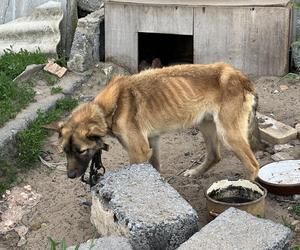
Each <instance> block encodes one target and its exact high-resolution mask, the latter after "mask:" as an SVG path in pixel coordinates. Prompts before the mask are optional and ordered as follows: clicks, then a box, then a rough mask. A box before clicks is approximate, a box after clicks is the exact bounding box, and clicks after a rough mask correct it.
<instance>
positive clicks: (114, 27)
mask: <svg viewBox="0 0 300 250" xmlns="http://www.w3.org/2000/svg"><path fill="white" fill-rule="evenodd" d="M138 32H147V33H152V32H155V33H164V34H181V35H192V34H193V9H192V8H186V7H174V6H168V7H166V6H164V7H160V8H156V7H152V6H134V5H123V4H110V3H107V4H106V5H105V58H106V60H107V61H112V62H115V63H118V64H120V65H122V66H125V67H126V68H128V69H130V71H132V72H136V71H137V64H138Z"/></svg>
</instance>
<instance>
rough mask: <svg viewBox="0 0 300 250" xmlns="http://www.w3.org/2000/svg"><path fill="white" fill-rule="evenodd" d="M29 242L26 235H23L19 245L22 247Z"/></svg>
mask: <svg viewBox="0 0 300 250" xmlns="http://www.w3.org/2000/svg"><path fill="white" fill-rule="evenodd" d="M26 243H27V240H26V239H25V238H24V237H21V239H20V240H19V242H18V247H21V246H23V245H25V244H26Z"/></svg>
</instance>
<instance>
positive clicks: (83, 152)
mask: <svg viewBox="0 0 300 250" xmlns="http://www.w3.org/2000/svg"><path fill="white" fill-rule="evenodd" d="M77 152H78V153H79V154H81V155H83V154H85V153H86V152H87V149H84V150H80V149H77Z"/></svg>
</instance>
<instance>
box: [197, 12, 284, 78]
mask: <svg viewBox="0 0 300 250" xmlns="http://www.w3.org/2000/svg"><path fill="white" fill-rule="evenodd" d="M289 20H290V10H289V8H281V7H276V8H275V7H268V8H264V7H257V8H244V7H240V8H226V7H223V8H216V7H205V8H195V9H194V55H195V57H194V59H195V63H213V62H217V61H224V62H226V63H229V64H232V65H234V66H235V67H237V68H238V69H241V70H242V71H244V72H246V73H248V74H250V75H255V76H258V75H283V74H285V73H287V70H288V48H289Z"/></svg>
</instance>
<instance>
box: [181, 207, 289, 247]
mask: <svg viewBox="0 0 300 250" xmlns="http://www.w3.org/2000/svg"><path fill="white" fill-rule="evenodd" d="M291 235H292V232H291V230H290V229H289V228H287V227H285V226H283V225H281V224H277V223H275V222H273V221H271V220H266V219H260V218H257V217H255V216H253V215H250V214H248V213H246V212H244V211H241V210H238V209H236V208H229V209H227V210H226V211H225V212H223V213H222V214H220V215H219V216H218V217H217V218H216V219H214V220H213V221H212V222H210V223H209V224H207V225H206V226H205V227H203V228H202V229H201V230H200V231H199V232H198V233H196V234H194V235H193V236H192V237H191V238H190V239H189V240H188V241H186V242H185V243H183V244H182V245H181V246H180V247H179V248H178V250H199V249H209V250H240V249H243V250H250V249H251V250H271V249H272V250H282V249H288V246H289V241H290V238H291Z"/></svg>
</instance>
